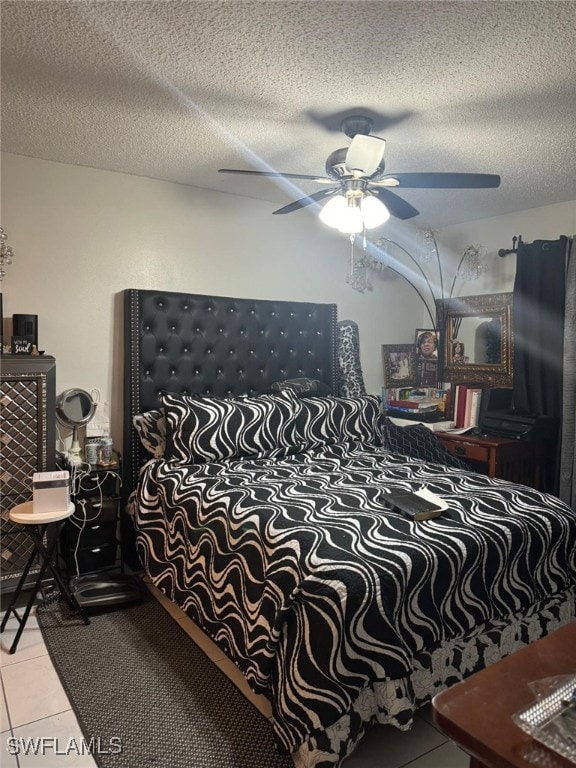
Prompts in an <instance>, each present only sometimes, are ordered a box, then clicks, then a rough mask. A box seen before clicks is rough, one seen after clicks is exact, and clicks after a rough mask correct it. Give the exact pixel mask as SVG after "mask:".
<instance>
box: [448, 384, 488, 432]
mask: <svg viewBox="0 0 576 768" xmlns="http://www.w3.org/2000/svg"><path fill="white" fill-rule="evenodd" d="M482 391H483V390H482V387H481V386H479V385H478V384H456V385H455V386H454V387H453V390H452V394H453V401H454V402H453V405H454V407H453V419H454V423H455V426H456V428H457V429H463V428H466V429H468V428H470V427H477V426H478V422H479V420H480V413H481V405H482Z"/></svg>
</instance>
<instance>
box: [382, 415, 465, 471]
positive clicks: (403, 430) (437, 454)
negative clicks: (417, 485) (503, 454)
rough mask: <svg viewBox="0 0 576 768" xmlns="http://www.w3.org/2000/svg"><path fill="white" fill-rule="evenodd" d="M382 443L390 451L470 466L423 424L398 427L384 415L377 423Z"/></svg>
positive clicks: (459, 465)
mask: <svg viewBox="0 0 576 768" xmlns="http://www.w3.org/2000/svg"><path fill="white" fill-rule="evenodd" d="M379 428H380V435H381V439H382V445H383V446H384V448H387V449H388V450H389V451H391V452H392V453H401V454H402V455H404V456H411V457H412V458H414V459H421V460H422V461H429V462H431V463H432V464H444V465H445V466H448V467H457V468H458V469H470V467H469V466H468V465H467V464H465V463H464V462H463V461H461V460H460V459H459V458H457V457H456V456H452V454H451V453H449V452H448V451H447V450H446V449H445V448H444V446H443V445H442V444H441V443H440V441H439V440H438V438H437V437H436V435H435V434H434V432H432V430H431V429H428V427H425V426H424V425H423V424H414V425H411V426H409V427H399V426H398V425H397V424H394V422H393V421H391V420H390V419H389V418H387V417H386V416H383V417H382V418H381V420H380V424H379Z"/></svg>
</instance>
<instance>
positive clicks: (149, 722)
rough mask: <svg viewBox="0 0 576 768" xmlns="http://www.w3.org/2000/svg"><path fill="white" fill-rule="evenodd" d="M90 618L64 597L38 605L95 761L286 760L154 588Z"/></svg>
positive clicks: (216, 766) (123, 766)
mask: <svg viewBox="0 0 576 768" xmlns="http://www.w3.org/2000/svg"><path fill="white" fill-rule="evenodd" d="M90 618H91V624H90V625H89V626H86V625H85V624H83V622H82V621H81V619H80V618H79V617H78V616H77V615H76V614H73V613H70V611H69V610H68V607H67V606H66V604H65V603H64V602H63V601H61V600H52V601H47V602H46V603H45V604H44V605H42V606H40V607H39V608H38V622H39V624H40V628H41V630H42V634H43V636H44V639H45V641H46V645H47V647H48V651H49V653H50V656H51V658H52V661H53V663H54V665H55V667H56V670H57V671H58V675H59V676H60V680H61V681H62V684H63V686H64V688H65V689H66V692H67V694H68V697H69V698H70V701H71V702H72V706H73V708H74V711H75V712H76V715H77V717H78V721H79V722H80V726H81V728H82V731H83V734H84V737H85V739H86V741H89V740H90V739H91V738H92V737H94V739H95V742H93V743H96V739H98V738H99V739H100V742H99V744H100V749H95V750H92V754H93V755H94V759H95V760H96V762H97V763H98V765H99V766H100V767H101V768H222V766H225V768H293V765H294V764H293V762H292V760H291V758H290V757H289V756H287V755H279V754H278V753H277V751H276V748H275V745H274V740H273V735H272V728H271V725H270V723H269V722H268V721H267V719H266V718H265V717H264V716H263V715H261V714H260V712H258V710H257V709H256V708H255V707H254V706H253V705H252V704H250V702H249V701H247V700H246V699H245V698H244V696H243V695H242V694H241V693H240V692H239V691H238V689H237V688H236V687H235V685H234V684H233V683H231V682H230V681H229V680H228V678H227V677H226V676H225V675H224V674H223V673H222V672H221V671H220V670H219V669H218V667H217V666H216V665H215V664H213V663H212V662H211V661H210V660H209V659H208V657H207V656H205V655H204V653H203V652H202V651H201V650H200V649H199V648H198V647H197V646H196V645H195V644H194V643H193V642H192V640H191V639H190V638H189V637H188V635H187V634H186V633H185V632H184V630H183V629H182V628H181V627H180V626H179V625H178V624H177V622H176V621H175V620H174V619H172V618H171V617H170V615H169V614H168V613H167V612H166V611H165V610H164V609H163V608H162V606H161V605H160V604H159V603H158V602H157V601H156V600H155V599H154V598H153V597H146V598H145V599H144V601H142V602H139V603H133V604H130V605H126V606H119V607H117V608H116V609H114V610H107V611H106V612H99V613H95V612H92V613H91V616H90ZM113 737H119V739H120V740H121V744H122V752H121V753H117V754H112V753H113V752H117V747H118V741H117V740H112V741H111V739H113ZM106 751H108V752H109V754H105V752H106ZM98 752H100V754H98Z"/></svg>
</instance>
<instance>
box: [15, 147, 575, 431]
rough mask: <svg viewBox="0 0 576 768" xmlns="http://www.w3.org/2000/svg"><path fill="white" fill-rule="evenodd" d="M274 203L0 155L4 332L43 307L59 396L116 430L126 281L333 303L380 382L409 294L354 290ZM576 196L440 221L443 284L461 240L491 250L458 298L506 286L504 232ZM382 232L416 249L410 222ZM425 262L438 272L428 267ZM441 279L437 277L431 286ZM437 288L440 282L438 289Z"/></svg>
mask: <svg viewBox="0 0 576 768" xmlns="http://www.w3.org/2000/svg"><path fill="white" fill-rule="evenodd" d="M276 207H277V206H275V205H272V204H267V203H264V202H262V201H258V200H252V199H247V198H242V197H238V196H233V195H226V194H220V193H216V192H210V191H206V190H200V189H196V188H193V187H187V186H183V185H177V184H171V183H168V182H162V181H156V180H153V179H147V178H142V177H137V176H128V175H126V174H120V173H112V172H109V171H101V170H96V169H91V168H83V167H78V166H71V165H66V164H62V163H53V162H49V161H45V160H37V159H33V158H27V157H21V156H18V155H11V154H6V153H2V217H1V223H2V226H3V227H4V229H5V231H6V232H7V234H8V242H9V244H10V245H11V246H12V247H13V249H14V251H15V253H16V257H15V260H14V263H13V264H12V265H11V266H9V267H8V268H7V272H8V274H7V276H6V278H5V280H4V283H3V284H2V290H3V298H4V317H5V323H4V326H5V328H4V330H5V333H6V335H7V336H9V335H10V333H11V323H10V318H11V316H12V314H13V313H30V314H37V315H38V316H39V344H40V348H41V349H45V350H46V353H47V354H51V355H54V357H55V358H56V361H57V385H56V389H57V392H61V391H62V390H64V389H67V388H69V387H81V388H83V389H87V390H89V391H91V390H93V389H97V390H99V391H100V392H101V393H102V399H103V400H107V401H109V402H110V403H111V411H112V435H113V437H114V439H115V442H116V444H117V445H121V437H122V426H121V425H122V375H123V368H122V307H121V297H120V292H121V291H122V290H123V289H125V288H151V289H160V290H168V291H185V292H191V293H206V294H215V295H223V296H226V295H230V296H237V297H248V298H267V299H288V300H296V301H314V302H328V303H331V302H335V303H337V304H338V315H339V318H340V319H352V320H355V321H356V322H357V323H358V325H359V327H360V343H361V359H362V366H363V370H364V377H365V381H366V386H367V389H368V391H370V392H379V391H380V387H381V384H382V363H381V350H380V346H381V344H395V343H399V344H407V343H412V342H413V341H414V329H415V328H416V327H429V325H430V323H429V319H428V317H427V315H426V314H425V312H424V311H423V308H422V304H421V302H420V300H419V299H418V297H417V295H416V293H415V292H414V291H413V290H412V289H411V288H410V287H409V286H408V284H407V283H406V282H405V281H403V280H402V279H400V278H398V277H396V276H394V275H392V274H390V273H388V275H387V276H386V277H385V279H383V280H379V279H375V280H374V291H373V292H366V293H364V294H360V293H358V292H356V291H353V290H352V289H351V288H350V287H349V286H348V285H347V284H346V282H345V277H346V273H347V267H348V257H349V250H350V244H349V242H348V240H347V239H346V238H345V237H343V236H342V235H339V234H334V233H332V232H331V231H329V230H327V229H326V228H325V227H323V226H322V225H320V223H319V222H318V220H317V217H316V212H315V211H314V210H312V209H311V208H309V209H305V210H302V211H299V212H296V213H294V214H290V215H288V216H271V212H272V211H273V210H274V209H275V208H276ZM575 211H576V204H575V203H574V202H570V203H562V204H559V205H554V206H548V207H546V208H540V209H536V210H533V211H524V212H522V213H518V214H508V215H505V216H499V217H495V218H492V219H486V220H478V221H472V222H469V223H467V224H463V225H458V226H453V227H447V228H445V229H444V230H443V231H442V232H440V233H439V245H440V254H441V256H442V260H443V264H444V270H445V275H444V277H445V284H448V285H449V283H450V280H451V277H450V276H451V272H450V264H452V266H453V264H454V260H455V259H457V258H459V256H460V254H461V253H462V251H463V249H464V248H465V247H466V245H468V244H470V243H472V244H482V245H484V246H486V248H487V251H488V253H487V259H486V261H487V264H488V270H487V272H486V274H485V275H484V276H483V278H482V280H480V281H478V282H477V283H469V284H464V285H462V284H461V283H460V282H459V283H458V284H457V286H456V291H455V295H474V294H479V293H492V292H499V291H509V290H512V282H513V278H514V269H515V257H514V256H508V257H506V258H505V259H501V258H499V257H498V256H497V251H498V249H499V248H502V247H509V246H510V244H511V239H512V235H514V234H516V235H517V234H522V235H523V237H524V239H525V240H526V241H530V240H532V239H536V238H556V237H557V236H558V235H560V234H572V233H573V232H574V231H575V229H576V222H575V215H574V214H575ZM380 234H385V235H386V236H387V237H390V238H391V239H393V240H397V241H399V242H401V243H402V244H404V245H405V246H407V248H408V250H410V251H411V252H412V253H416V251H417V248H418V247H419V243H418V240H417V238H416V236H415V233H414V231H413V230H412V228H411V227H410V226H409V224H408V223H402V222H398V221H397V220H392V221H391V222H389V223H388V224H386V225H385V227H383V228H382V230H381V233H380ZM430 269H431V270H432V271H433V268H432V266H430ZM435 278H436V274H435V273H434V275H433V276H432V279H433V281H435ZM436 290H437V288H436Z"/></svg>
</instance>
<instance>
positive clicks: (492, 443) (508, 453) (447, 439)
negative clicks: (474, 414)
mask: <svg viewBox="0 0 576 768" xmlns="http://www.w3.org/2000/svg"><path fill="white" fill-rule="evenodd" d="M435 434H436V437H437V438H438V440H440V442H441V443H442V445H443V446H444V448H446V450H447V451H449V452H450V453H451V454H452V455H453V456H457V457H458V458H460V459H464V460H465V461H467V462H469V463H470V466H471V467H472V468H473V469H474V470H475V471H480V472H483V473H484V474H487V475H488V476H489V477H500V478H502V480H510V481H511V482H513V483H522V484H523V485H529V486H531V487H532V488H536V489H538V490H541V491H542V490H546V486H547V468H548V464H549V458H550V455H551V453H552V448H551V446H548V447H546V444H545V443H544V442H543V441H542V440H515V439H513V438H509V437H496V436H494V435H470V434H462V435H454V434H451V433H450V432H436V433H435Z"/></svg>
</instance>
